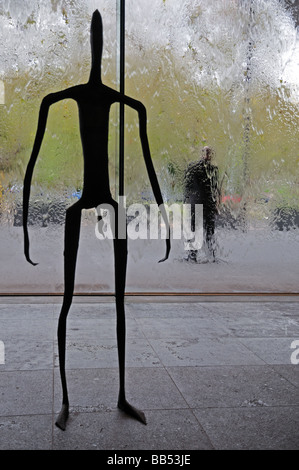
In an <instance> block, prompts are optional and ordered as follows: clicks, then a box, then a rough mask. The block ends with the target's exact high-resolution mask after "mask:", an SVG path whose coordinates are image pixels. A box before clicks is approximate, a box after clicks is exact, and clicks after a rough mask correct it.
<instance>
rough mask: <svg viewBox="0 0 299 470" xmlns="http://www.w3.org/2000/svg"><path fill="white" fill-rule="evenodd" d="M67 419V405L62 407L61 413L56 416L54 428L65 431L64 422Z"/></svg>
mask: <svg viewBox="0 0 299 470" xmlns="http://www.w3.org/2000/svg"><path fill="white" fill-rule="evenodd" d="M68 417H69V406H68V405H62V407H61V411H60V413H59V415H58V418H57V420H56V422H55V424H56V426H57V427H58V428H59V429H62V431H65V428H66V422H67V419H68Z"/></svg>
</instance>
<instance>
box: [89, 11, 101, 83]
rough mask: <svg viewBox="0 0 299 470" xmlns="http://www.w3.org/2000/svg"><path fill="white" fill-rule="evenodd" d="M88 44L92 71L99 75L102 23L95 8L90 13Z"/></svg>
mask: <svg viewBox="0 0 299 470" xmlns="http://www.w3.org/2000/svg"><path fill="white" fill-rule="evenodd" d="M90 44H91V59H92V65H91V67H92V72H94V73H96V74H99V76H98V78H99V79H100V78H101V76H100V74H101V62H102V52H103V23H102V17H101V14H100V12H99V10H96V11H95V12H94V13H93V15H92V20H91V27H90Z"/></svg>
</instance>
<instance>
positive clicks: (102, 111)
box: [23, 10, 170, 430]
mask: <svg viewBox="0 0 299 470" xmlns="http://www.w3.org/2000/svg"><path fill="white" fill-rule="evenodd" d="M102 48H103V28H102V18H101V15H100V13H99V11H98V10H96V11H95V12H94V13H93V16H92V21H91V52H92V67H91V73H90V77H89V81H88V82H87V83H86V84H82V85H78V86H74V87H71V88H68V89H66V90H63V91H59V92H57V93H51V94H49V95H47V96H46V97H45V98H44V99H43V100H42V103H41V107H40V112H39V119H38V127H37V132H36V136H35V141H34V146H33V150H32V153H31V157H30V160H29V163H28V166H27V170H26V175H25V179H24V190H23V228H24V251H25V257H26V259H27V261H28V262H29V263H31V264H33V265H36V263H33V262H32V261H31V259H30V255H29V236H28V228H27V221H28V206H29V197H30V186H31V179H32V174H33V169H34V165H35V162H36V159H37V156H38V153H39V150H40V147H41V144H42V140H43V136H44V132H45V128H46V122H47V116H48V111H49V107H50V106H51V105H52V104H53V103H56V102H57V101H60V100H63V99H67V98H71V99H73V100H75V101H76V102H77V105H78V109H79V122H80V133H81V141H82V147H83V157H84V187H83V192H82V197H81V198H80V199H79V201H77V202H76V203H75V204H73V205H72V206H71V207H69V208H68V209H67V210H66V221H65V238H64V283H65V284H64V297H63V303H62V307H61V312H60V316H59V322H58V350H59V366H60V376H61V384H62V392H63V398H62V408H61V411H60V414H59V416H58V418H57V420H56V425H57V426H58V427H59V428H61V429H63V430H64V429H65V428H66V422H67V418H68V415H69V399H68V392H67V383H66V374H65V349H66V320H67V315H68V312H69V309H70V306H71V303H72V298H73V292H74V283H75V269H76V259H77V252H78V245H79V235H80V223H81V212H82V209H90V208H95V207H97V206H99V205H100V204H103V203H105V204H110V205H111V206H112V207H113V208H114V210H115V221H116V227H115V236H114V263H115V298H116V314H117V346H118V360H119V382H120V385H119V396H118V407H119V408H120V409H121V410H123V411H124V412H126V413H127V414H129V415H131V416H132V417H134V418H136V419H137V420H139V421H141V422H142V423H144V424H146V419H145V416H144V413H143V412H142V411H140V410H138V409H136V408H135V407H133V406H132V405H130V404H129V403H128V401H127V400H126V395H125V341H126V340H125V308H124V292H125V282H126V267H127V239H126V238H123V239H121V238H118V235H117V234H118V227H117V221H118V203H117V202H116V201H114V200H113V198H112V196H111V192H110V186H109V174H108V127H109V111H110V107H111V105H112V104H113V103H116V102H118V103H124V104H125V105H128V106H130V107H131V108H133V109H135V110H136V111H137V112H138V116H139V132H140V139H141V144H142V151H143V156H144V160H145V164H146V168H147V172H148V175H149V179H150V182H151V185H152V189H153V193H154V196H155V199H156V202H157V204H158V205H159V207H160V210H161V214H162V216H163V219H164V222H165V224H166V227H167V230H168V238H167V239H166V255H165V257H164V258H163V259H162V260H160V261H164V260H166V259H167V258H168V255H169V251H170V238H169V223H168V218H167V215H166V211H165V207H164V205H163V199H162V195H161V191H160V187H159V183H158V180H157V177H156V173H155V170H154V166H153V163H152V160H151V155H150V149H149V144H148V138H147V130H146V120H147V118H146V109H145V107H144V106H143V104H142V103H141V102H139V101H136V100H134V99H132V98H129V97H128V96H125V95H124V94H121V93H119V92H117V91H115V90H113V89H111V88H109V87H107V86H105V85H104V84H103V83H102V80H101V62H102Z"/></svg>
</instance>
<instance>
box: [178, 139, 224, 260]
mask: <svg viewBox="0 0 299 470" xmlns="http://www.w3.org/2000/svg"><path fill="white" fill-rule="evenodd" d="M212 156H213V150H212V149H211V148H210V147H204V148H203V149H202V158H201V159H200V160H198V161H197V162H191V163H189V165H188V167H187V169H186V171H185V178H184V191H185V192H184V197H185V203H186V204H191V229H192V231H194V230H195V204H202V205H203V229H204V235H205V241H206V244H207V248H208V251H209V254H210V256H211V257H212V260H213V261H215V240H214V232H215V218H216V214H217V212H218V203H219V187H218V168H217V166H216V165H213V164H212V163H211V159H212ZM187 260H191V261H196V260H197V250H190V251H189V253H188V255H187Z"/></svg>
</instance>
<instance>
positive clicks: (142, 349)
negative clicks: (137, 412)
mask: <svg viewBox="0 0 299 470" xmlns="http://www.w3.org/2000/svg"><path fill="white" fill-rule="evenodd" d="M60 304H61V298H60V297H51V298H49V297H47V298H45V297H0V326H1V328H0V341H2V345H4V352H5V357H3V354H2V358H0V359H2V360H1V361H0V362H2V364H0V390H1V401H0V449H6V450H8V449H13V450H16V449H34V450H37V449H44V450H46V449H68V450H71V449H98V450H100V449H103V450H104V449H109V450H111V449H117V450H128V449H135V450H142V449H147V450H151V449H153V450H167V449H172V450H177V451H179V450H192V449H196V450H201V449H234V450H235V449H249V450H253V449H277V450H278V449H297V450H298V449H299V432H298V431H299V364H292V362H291V354H292V353H293V357H295V359H296V358H298V359H299V351H298V354H297V355H296V351H295V350H294V349H292V348H291V344H292V342H293V341H294V340H299V298H298V297H296V296H289V297H276V296H269V297H256V296H252V297H249V296H248V297H241V296H240V297H236V296H232V297H227V296H226V297H224V296H223V297H214V296H207V297H195V296H194V297H165V298H164V297H157V298H149V297H146V298H143V297H127V298H126V313H127V358H126V365H127V369H126V382H127V395H128V399H129V401H131V402H132V403H133V404H134V405H135V406H137V407H139V408H141V409H142V410H143V411H144V412H145V414H146V417H147V421H148V424H147V425H146V426H145V425H143V424H141V423H139V422H136V421H134V420H133V419H130V418H128V417H127V416H125V415H124V414H123V413H122V412H120V411H119V410H118V409H117V406H116V402H117V394H118V363H117V345H116V335H115V306H114V300H113V298H112V297H111V298H110V297H100V298H96V297H75V299H74V303H73V305H72V307H71V311H70V314H69V318H68V330H67V331H68V333H67V378H68V386H69V397H70V404H71V414H70V418H69V422H68V427H67V429H66V431H65V432H63V431H61V430H59V429H58V428H56V427H55V425H54V421H55V416H56V415H57V412H58V411H59V409H60V402H61V387H60V378H59V369H58V358H57V340H56V328H57V319H58V315H59V310H60ZM298 344H299V343H298ZM297 348H298V349H299V346H297Z"/></svg>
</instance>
